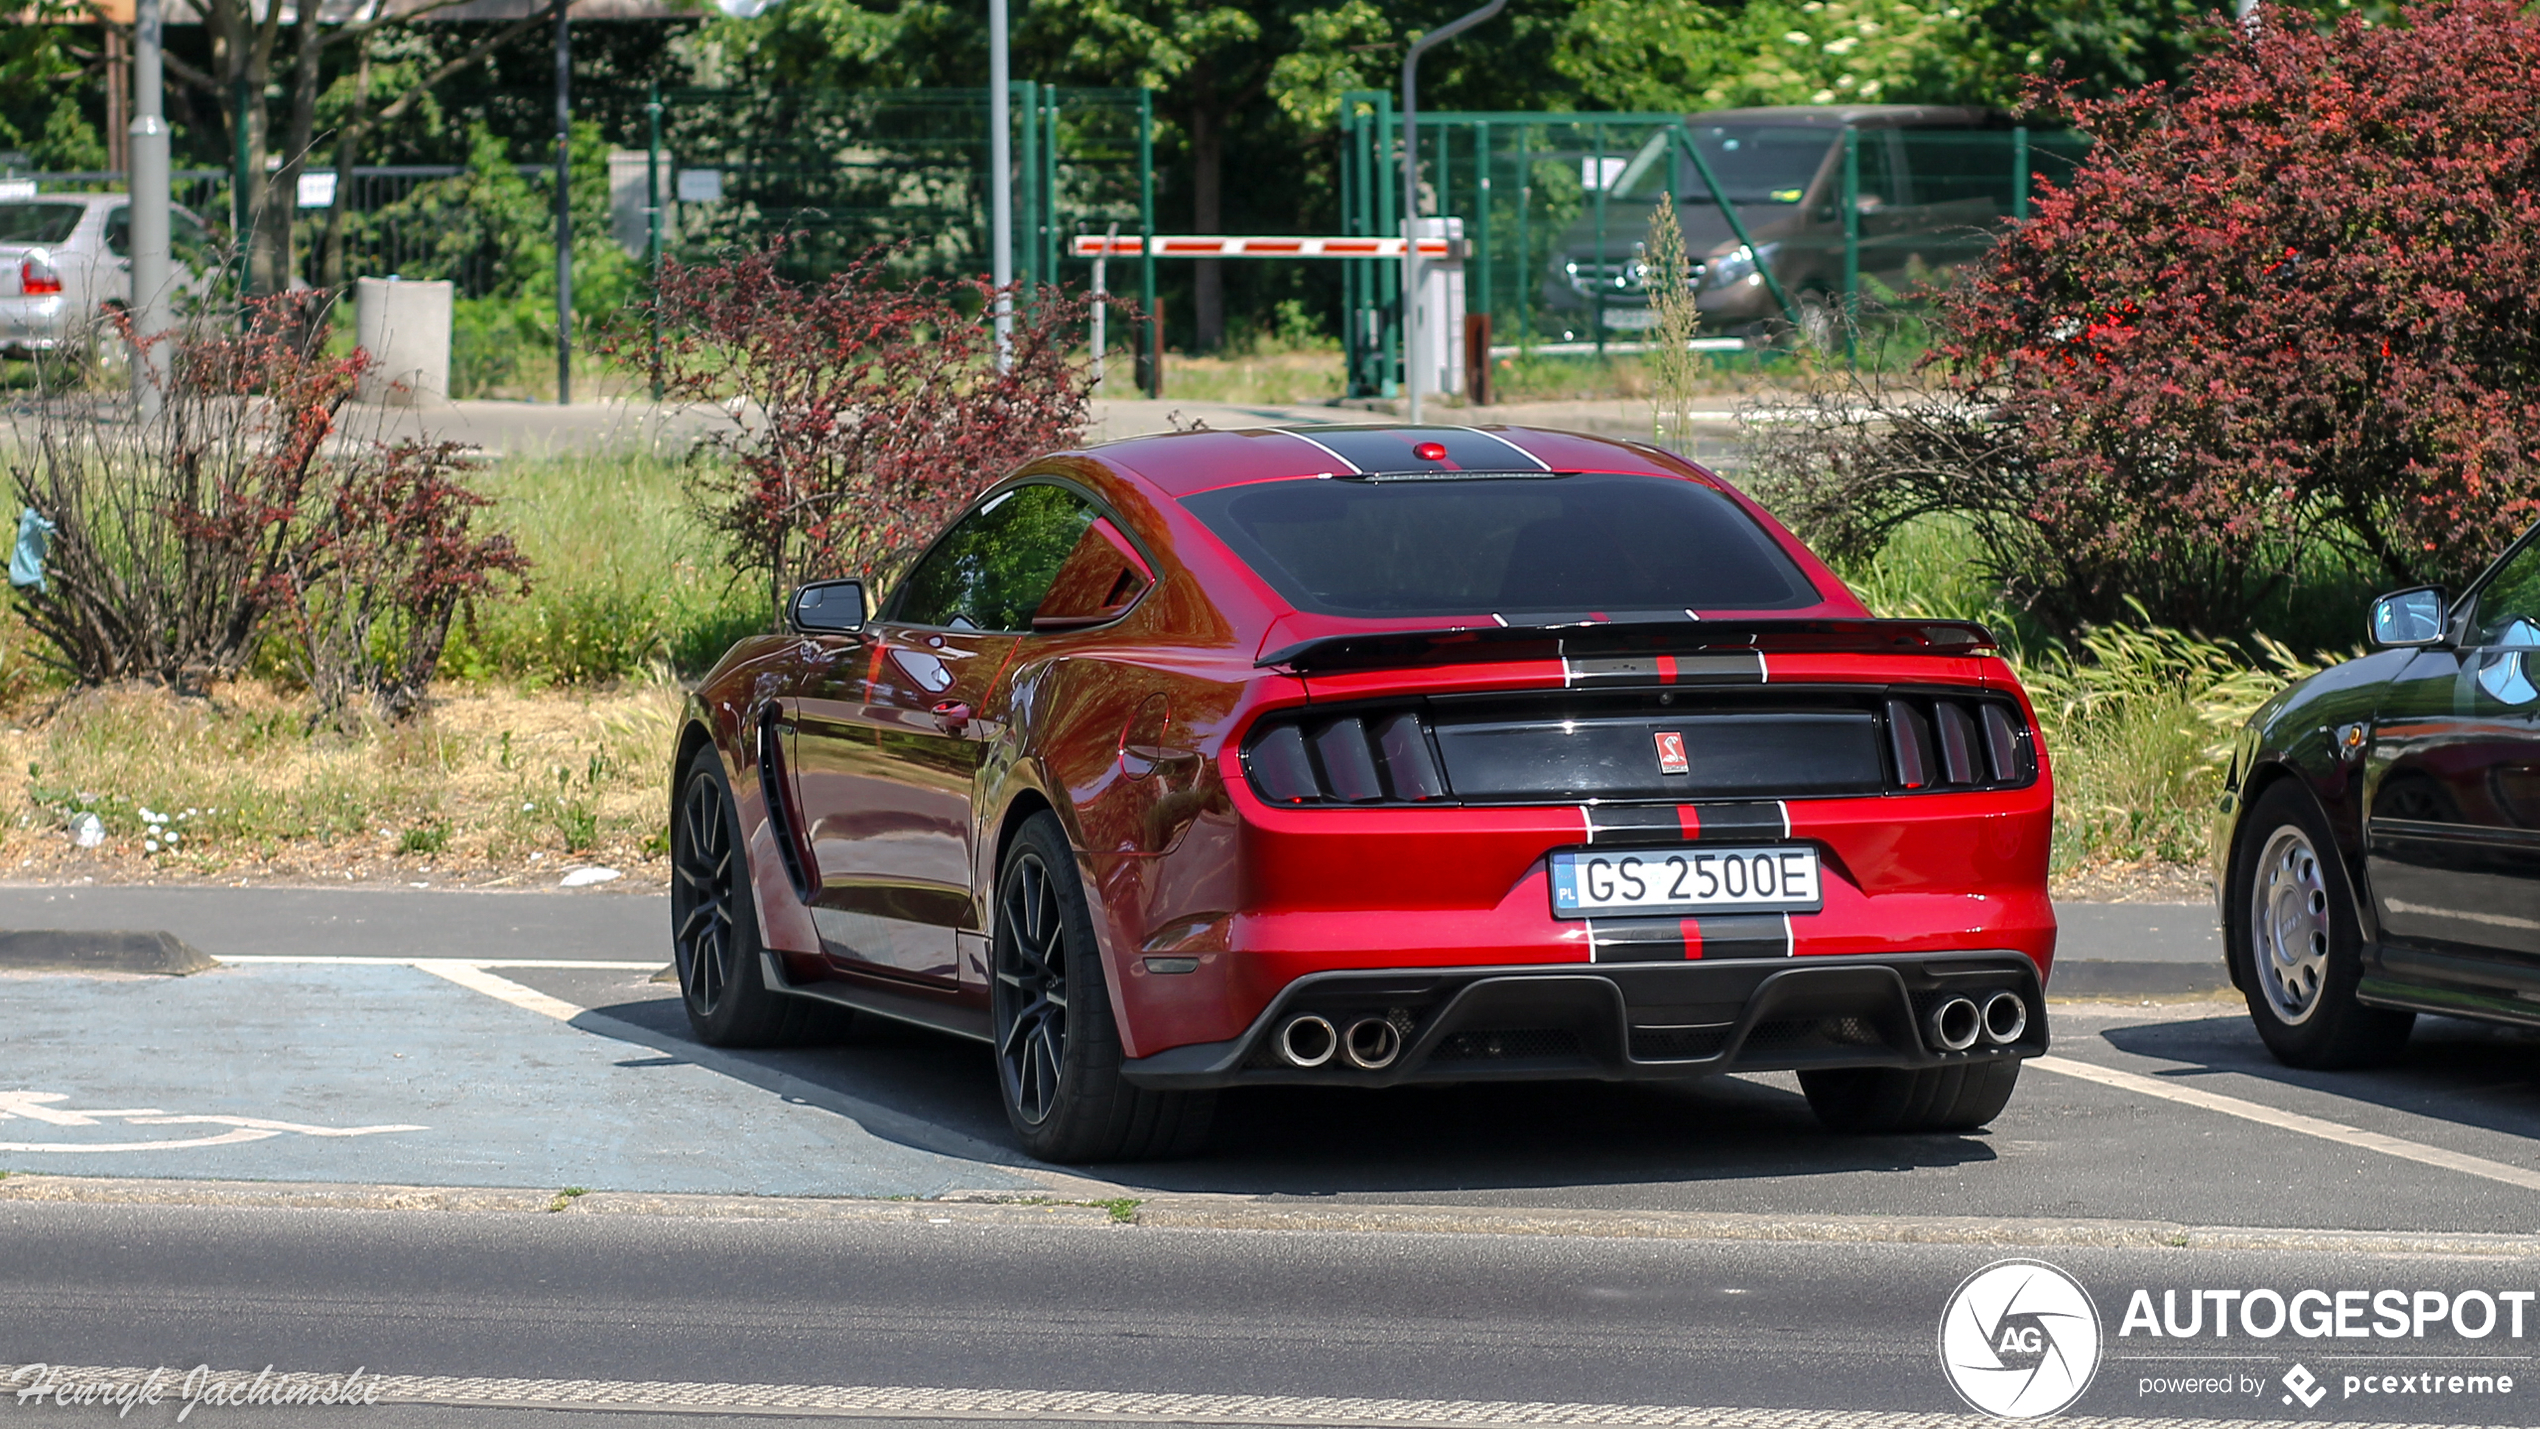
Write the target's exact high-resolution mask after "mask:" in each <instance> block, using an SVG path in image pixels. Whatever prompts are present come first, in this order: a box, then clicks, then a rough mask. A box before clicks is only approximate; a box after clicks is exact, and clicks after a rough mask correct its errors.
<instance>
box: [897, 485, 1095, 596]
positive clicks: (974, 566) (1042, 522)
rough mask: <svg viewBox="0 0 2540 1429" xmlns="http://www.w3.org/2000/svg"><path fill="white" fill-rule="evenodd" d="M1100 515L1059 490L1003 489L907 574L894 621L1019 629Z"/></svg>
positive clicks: (1042, 487) (1039, 487)
mask: <svg viewBox="0 0 2540 1429" xmlns="http://www.w3.org/2000/svg"><path fill="white" fill-rule="evenodd" d="M1097 514H1099V513H1097V512H1096V511H1095V510H1094V508H1093V507H1092V505H1090V504H1089V503H1087V502H1086V501H1085V499H1084V498H1082V497H1080V496H1078V495H1076V494H1075V493H1074V492H1072V491H1069V490H1067V489H1066V488H1065V487H1061V486H1050V485H1046V484H1033V485H1028V486H1018V487H1015V488H1013V489H1011V490H1008V491H1005V492H1001V493H999V494H998V495H997V496H996V497H994V498H993V499H991V500H990V501H989V502H988V503H987V504H986V505H984V506H981V507H980V508H979V509H978V510H976V511H973V512H971V513H970V514H969V515H967V516H965V517H963V518H961V520H960V521H959V522H958V523H956V524H955V525H954V526H953V528H952V530H951V531H949V532H947V533H946V534H945V536H944V538H943V540H941V541H939V542H937V543H936V544H935V548H934V549H933V550H931V551H929V552H927V553H926V556H925V558H924V559H922V560H920V561H919V562H918V563H917V568H916V569H915V570H912V571H910V572H909V573H908V579H907V580H905V581H902V582H901V583H900V589H899V593H898V595H897V596H895V597H894V598H893V600H892V604H891V619H893V620H894V621H897V622H898V623H900V624H903V625H932V626H938V627H941V628H944V629H948V630H994V631H1022V630H1028V629H1030V628H1031V625H1032V613H1033V612H1034V611H1035V610H1037V609H1039V608H1040V604H1041V598H1042V597H1043V596H1046V595H1048V594H1049V589H1050V585H1051V583H1052V582H1053V581H1055V580H1057V579H1058V572H1059V568H1060V567H1061V566H1063V565H1064V564H1066V561H1067V557H1068V555H1069V553H1071V552H1073V551H1074V550H1075V549H1076V544H1077V542H1078V541H1080V540H1082V539H1083V537H1084V534H1085V528H1086V527H1087V526H1089V525H1091V524H1092V523H1093V521H1094V518H1095V516H1096V515H1097Z"/></svg>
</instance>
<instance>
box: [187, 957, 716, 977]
mask: <svg viewBox="0 0 2540 1429" xmlns="http://www.w3.org/2000/svg"><path fill="white" fill-rule="evenodd" d="M212 961H214V962H217V963H320V964H325V965H328V966H333V967H368V966H371V965H373V964H380V963H384V964H386V965H388V966H390V967H416V966H420V965H421V964H424V963H448V964H451V965H452V966H455V967H470V968H594V969H597V970H599V971H601V972H620V973H643V972H659V971H661V970H662V969H663V968H664V967H667V966H668V965H669V964H668V962H667V961H666V960H665V959H661V958H655V959H653V960H652V961H650V962H625V961H603V960H601V959H598V958H352V957H326V956H320V955H317V954H314V953H309V954H290V953H277V954H266V953H242V954H233V955H231V956H229V957H223V958H214V959H213V960H212Z"/></svg>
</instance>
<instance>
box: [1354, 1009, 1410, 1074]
mask: <svg viewBox="0 0 2540 1429" xmlns="http://www.w3.org/2000/svg"><path fill="white" fill-rule="evenodd" d="M1341 1055H1342V1056H1344V1057H1347V1058H1348V1059H1349V1064H1350V1065H1351V1066H1353V1067H1356V1068H1357V1069H1358V1070H1360V1071H1362V1072H1381V1071H1383V1070H1384V1069H1385V1068H1387V1067H1390V1066H1392V1065H1393V1064H1394V1059H1395V1058H1397V1057H1399V1056H1401V1055H1402V1034H1401V1033H1400V1032H1399V1031H1396V1030H1395V1028H1394V1025H1393V1024H1392V1023H1391V1022H1388V1021H1386V1020H1385V1019H1384V1018H1381V1017H1362V1018H1360V1019H1358V1020H1357V1021H1356V1022H1353V1023H1351V1024H1349V1035H1348V1036H1346V1037H1344V1038H1342V1039H1341Z"/></svg>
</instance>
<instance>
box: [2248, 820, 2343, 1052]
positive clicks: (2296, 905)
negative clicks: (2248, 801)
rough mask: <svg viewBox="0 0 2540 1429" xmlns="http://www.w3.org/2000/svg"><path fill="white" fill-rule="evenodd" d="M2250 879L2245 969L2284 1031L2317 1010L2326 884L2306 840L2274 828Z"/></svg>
mask: <svg viewBox="0 0 2540 1429" xmlns="http://www.w3.org/2000/svg"><path fill="white" fill-rule="evenodd" d="M2255 872H2256V877H2254V878H2253V879H2251V880H2250V894H2249V936H2250V939H2251V941H2252V943H2253V944H2254V946H2253V947H2251V948H2250V950H2249V952H2250V958H2249V961H2250V964H2251V966H2252V968H2253V969H2254V970H2255V971H2256V973H2257V978H2258V986H2259V988H2260V989H2261V990H2263V991H2264V992H2265V994H2266V999H2267V1006H2268V1007H2269V1008H2270V1009H2271V1010H2273V1012H2274V1013H2275V1015H2276V1017H2277V1018H2278V1019H2280V1020H2281V1021H2282V1022H2283V1023H2284V1024H2285V1025H2286V1026H2288V1027H2297V1026H2300V1025H2301V1024H2302V1023H2303V1022H2306V1021H2308V1020H2309V1019H2310V1016H2311V1014H2312V1013H2314V1012H2317V1011H2318V1010H2319V1005H2320V988H2321V985H2322V984H2323V983H2325V982H2326V980H2327V977H2328V883H2327V878H2326V875H2324V874H2323V873H2322V872H2321V871H2320V858H2319V851H2318V850H2316V849H2314V848H2312V847H2311V839H2310V835H2308V834H2305V833H2304V832H2302V830H2300V829H2298V828H2296V827H2294V826H2293V825H2291V824H2286V825H2284V826H2283V827H2282V828H2279V829H2277V830H2276V831H2275V832H2274V833H2273V834H2272V835H2270V836H2269V837H2268V839H2267V843H2266V848H2265V849H2264V851H2262V852H2261V853H2260V854H2259V855H2258V863H2257V868H2256V870H2255Z"/></svg>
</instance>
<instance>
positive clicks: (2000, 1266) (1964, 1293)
mask: <svg viewBox="0 0 2540 1429" xmlns="http://www.w3.org/2000/svg"><path fill="white" fill-rule="evenodd" d="M1940 1368H1941V1371H1942V1373H1944V1374H1946V1375H1948V1377H1949V1387H1950V1388H1952V1389H1954V1390H1956V1391H1958V1397H1959V1398H1961V1399H1963V1400H1965V1401H1967V1403H1968V1404H1969V1405H1970V1406H1972V1407H1973V1408H1975V1409H1977V1410H1980V1411H1982V1412H1983V1413H1986V1414H1993V1415H1999V1416H2001V1417H2002V1418H2005V1419H2037V1418H2042V1417H2044V1416H2046V1415H2049V1414H2054V1413H2057V1412H2059V1411H2061V1410H2063V1409H2065V1408H2068V1407H2070V1405H2071V1404H2072V1402H2073V1401H2074V1400H2076V1399H2079V1398H2081V1395H2082V1391H2083V1390H2086V1389H2088V1388H2090V1377H2091V1376H2092V1375H2093V1374H2095V1373H2097V1372H2098V1369H2099V1309H2098V1307H2097V1306H2095V1305H2093V1304H2091V1303H2090V1292H2088V1291H2086V1290H2084V1289H2082V1288H2081V1282H2080V1281H2078V1280H2075V1279H2073V1278H2072V1277H2071V1276H2069V1275H2066V1274H2065V1273H2064V1272H2062V1271H2061V1270H2058V1269H2056V1268H2055V1267H2054V1266H2051V1265H2048V1264H2046V1263H2045V1262H2044V1261H2040V1260H1997V1261H1995V1262H1994V1263H1993V1264H1991V1265H1988V1266H1986V1267H1985V1268H1984V1269H1982V1270H1979V1271H1977V1272H1976V1273H1975V1274H1973V1275H1970V1276H1968V1277H1967V1278H1966V1280H1965V1281H1964V1282H1962V1283H1961V1284H1960V1285H1959V1286H1958V1290H1957V1293H1955V1294H1953V1295H1951V1296H1950V1297H1949V1304H1948V1306H1947V1308H1945V1309H1943V1310H1942V1311H1941V1312H1940Z"/></svg>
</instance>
